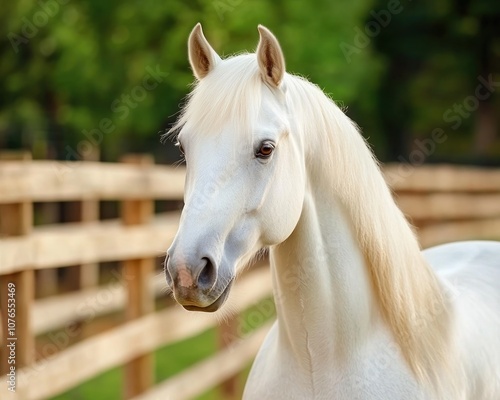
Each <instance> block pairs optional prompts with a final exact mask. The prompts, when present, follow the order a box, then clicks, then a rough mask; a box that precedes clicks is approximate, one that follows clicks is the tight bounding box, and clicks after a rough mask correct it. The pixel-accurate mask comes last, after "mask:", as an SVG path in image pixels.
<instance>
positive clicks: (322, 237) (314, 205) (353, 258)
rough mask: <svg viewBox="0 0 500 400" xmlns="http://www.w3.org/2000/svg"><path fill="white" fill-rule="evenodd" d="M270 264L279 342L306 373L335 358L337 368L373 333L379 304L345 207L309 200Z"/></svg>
mask: <svg viewBox="0 0 500 400" xmlns="http://www.w3.org/2000/svg"><path fill="white" fill-rule="evenodd" d="M271 262H272V270H273V283H274V289H275V302H276V308H277V315H278V321H279V327H280V329H279V332H280V341H281V343H282V344H284V345H285V346H287V347H288V348H289V349H290V350H291V353H292V354H294V355H295V356H296V359H297V361H298V362H299V363H302V364H303V366H304V367H305V368H306V369H307V368H308V366H310V365H311V364H314V365H315V366H316V365H318V364H319V365H321V363H322V362H324V363H330V361H331V359H332V358H334V359H335V361H336V363H337V365H338V364H339V363H340V362H341V361H342V360H346V359H347V358H348V355H349V354H352V353H353V352H355V349H356V347H358V346H360V344H361V343H362V342H363V341H364V340H365V338H366V337H367V336H368V335H369V333H370V332H373V327H372V324H374V323H375V321H376V320H377V318H374V317H375V316H377V315H378V313H377V312H376V310H374V308H373V307H374V304H376V302H375V301H374V299H373V293H372V288H371V284H370V281H369V277H368V273H367V268H366V266H365V262H364V258H363V254H362V253H361V251H360V249H359V246H358V245H357V242H356V240H355V237H354V233H353V232H352V228H351V224H350V223H349V220H348V218H347V217H346V213H345V211H344V210H343V207H342V206H341V204H340V202H338V201H336V200H335V199H332V198H331V197H329V198H327V194H326V193H324V194H323V193H321V192H317V191H315V192H314V195H313V194H312V193H309V194H308V195H306V198H305V201H304V207H303V211H302V215H301V218H300V220H299V223H298V224H297V226H296V229H295V230H294V232H293V233H292V235H291V236H290V237H289V238H288V239H287V240H286V241H285V242H284V243H282V244H281V245H279V246H277V247H275V248H273V249H272V250H271ZM328 357H330V358H328Z"/></svg>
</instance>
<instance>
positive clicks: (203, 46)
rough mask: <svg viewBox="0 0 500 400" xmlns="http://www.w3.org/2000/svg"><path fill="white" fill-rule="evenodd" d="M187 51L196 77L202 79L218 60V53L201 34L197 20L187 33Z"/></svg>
mask: <svg viewBox="0 0 500 400" xmlns="http://www.w3.org/2000/svg"><path fill="white" fill-rule="evenodd" d="M188 52H189V62H190V63H191V68H192V69H193V73H194V76H195V77H196V78H197V79H203V78H204V77H205V76H206V75H207V74H208V73H209V72H210V71H211V70H212V69H213V68H214V67H215V65H216V64H217V63H218V62H219V61H220V57H219V55H218V54H217V53H216V52H215V50H214V49H212V46H210V44H209V43H208V41H207V39H206V38H205V36H204V35H203V29H201V24H200V23H199V22H198V23H197V24H196V26H195V27H194V28H193V30H192V31H191V34H190V35H189V40H188Z"/></svg>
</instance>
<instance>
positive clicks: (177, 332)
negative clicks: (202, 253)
mask: <svg viewBox="0 0 500 400" xmlns="http://www.w3.org/2000/svg"><path fill="white" fill-rule="evenodd" d="M384 172H385V174H386V177H387V180H388V181H389V183H390V185H391V186H392V187H393V189H394V190H395V192H396V197H397V201H398V202H399V204H400V206H401V207H402V209H403V211H404V212H405V214H407V215H408V217H409V218H410V219H411V220H412V222H413V223H414V224H415V225H416V226H417V228H418V233H419V235H420V238H421V241H422V243H423V245H424V247H427V246H430V245H433V244H438V243H444V242H448V241H454V240H462V239H500V171H499V170H484V169H477V168H462V167H452V166H432V167H428V166H422V167H417V168H413V167H409V166H401V165H390V166H387V167H386V168H385V169H384ZM183 184H184V170H183V169H182V168H176V169H174V168H172V167H165V166H155V165H153V164H152V160H151V159H149V158H148V157H144V156H130V157H127V158H126V159H124V163H121V164H109V163H97V162H80V163H79V162H74V163H59V162H52V161H30V160H27V159H25V160H20V161H3V162H2V161H0V236H1V241H0V288H1V289H0V298H1V303H0V305H1V306H0V310H1V314H2V330H1V355H2V360H1V363H0V367H1V370H0V373H1V374H3V376H2V377H1V378H0V393H1V395H0V396H1V398H2V399H3V398H6V399H10V398H12V399H22V400H30V399H32V400H36V399H46V398H50V397H52V396H55V395H57V394H59V393H62V392H64V391H66V390H68V389H70V388H72V387H74V386H77V385H79V384H81V383H83V382H85V381H86V380H88V379H90V378H92V377H95V376H97V375H99V374H101V373H103V372H105V371H107V370H109V369H111V368H113V367H118V366H123V367H124V374H125V375H124V385H125V386H124V388H123V393H124V397H126V398H133V399H175V400H180V399H189V398H193V397H195V396H196V395H198V394H201V393H203V392H204V391H206V390H208V389H210V388H212V387H214V386H216V385H219V384H221V383H223V382H225V381H227V380H228V379H230V378H231V377H232V376H234V375H235V374H237V373H238V372H239V371H241V370H242V369H243V368H245V367H246V366H247V365H248V364H249V363H250V362H251V360H252V359H253V357H254V355H255V353H256V351H257V349H258V348H259V345H260V343H261V341H262V339H263V338H264V336H265V333H266V331H267V329H268V328H269V325H264V326H263V327H261V328H258V329H257V330H255V331H254V332H252V333H251V334H249V335H248V336H245V338H244V340H236V341H234V342H232V343H228V342H229V341H228V340H226V341H225V345H226V346H223V347H221V349H220V351H219V352H217V353H216V354H215V355H214V356H212V357H210V358H208V359H205V360H203V361H201V362H200V363H198V364H196V365H194V366H192V367H190V368H189V369H187V370H185V371H183V372H181V373H179V374H177V375H175V376H173V377H171V378H169V379H167V380H165V381H163V382H161V383H159V384H157V385H156V386H154V383H153V380H154V376H153V361H152V358H151V354H152V352H154V351H155V350H156V349H158V348H159V347H161V346H165V345H167V344H172V343H175V342H177V341H180V340H183V339H186V338H189V337H192V336H195V335H197V334H199V333H201V332H203V331H205V330H207V329H208V328H211V327H217V326H219V324H218V322H217V320H216V319H215V318H214V317H213V316H212V315H210V314H194V313H186V312H184V311H183V310H182V309H181V308H180V307H167V308H165V309H162V310H160V311H155V303H154V302H155V297H156V296H158V295H160V294H161V292H162V288H164V287H165V284H164V283H163V277H162V276H161V274H158V273H157V272H155V270H154V268H155V267H154V265H155V262H154V260H155V257H157V256H158V255H161V254H162V253H163V254H164V252H165V250H166V249H167V247H168V245H169V243H170V242H171V240H172V238H173V236H174V234H175V232H176V230H177V224H178V218H179V213H178V212H169V213H162V214H155V213H154V200H179V199H181V198H182V193H183ZM102 200H117V201H119V202H120V204H121V217H120V219H119V220H106V221H99V219H98V215H97V214H96V212H95V207H96V204H99V203H98V202H99V201H102ZM53 201H79V202H82V205H84V204H87V206H86V207H87V208H90V209H93V211H92V212H91V213H90V214H91V217H88V213H87V214H86V213H85V212H82V213H81V214H80V216H81V220H82V221H81V222H79V223H67V224H56V225H47V226H35V227H34V226H33V204H34V203H40V202H42V203H43V202H53ZM89 205H90V206H89ZM82 209H85V207H84V206H82ZM85 215H87V217H86V216H85ZM104 261H120V262H121V264H122V272H123V275H122V277H119V278H118V279H117V282H114V283H111V284H106V285H101V286H99V285H98V284H97V282H96V279H95V276H96V272H95V270H94V271H92V272H91V273H90V274H89V276H91V277H94V278H92V279H89V278H88V276H87V277H85V270H90V269H95V268H97V266H98V264H97V263H99V262H104ZM76 265H79V266H84V267H82V268H80V272H79V273H80V275H81V276H80V290H77V291H73V292H70V293H66V294H59V295H55V296H50V297H45V298H40V299H35V295H34V293H35V286H36V282H35V271H45V270H49V269H53V268H60V267H68V266H76ZM85 282H86V283H85ZM89 282H90V283H89ZM9 284H14V285H15V326H14V324H12V321H9V317H10V316H12V315H10V316H9V314H12V313H11V311H12V307H11V305H12V301H9V298H11V297H13V296H9V294H11V293H10V292H9V290H8V288H9ZM236 286H237V287H235V288H234V289H233V292H238V296H235V298H234V299H232V300H231V301H232V302H233V305H232V308H233V309H234V310H235V311H236V313H238V312H241V311H243V310H245V309H247V308H248V307H250V306H252V305H254V304H256V303H257V302H259V301H261V300H262V299H265V298H267V297H269V296H270V295H271V283H270V277H269V271H268V269H267V268H256V269H253V270H250V272H248V273H246V274H245V275H244V276H243V277H242V278H241V279H240V280H239V281H238V282H237V284H236ZM10 287H14V286H12V285H10ZM82 305H85V306H86V308H87V309H86V311H85V307H84V308H82ZM123 309H125V310H126V313H125V314H126V322H125V323H123V324H121V325H119V326H118V327H116V328H114V329H111V330H107V331H105V332H103V333H99V334H96V335H93V336H91V337H89V338H86V339H84V340H81V341H79V342H77V343H76V344H73V345H70V346H68V343H69V342H70V339H71V338H73V335H74V331H75V330H76V328H75V327H77V326H78V322H79V321H82V320H84V321H88V320H91V319H93V318H96V317H97V316H99V315H105V314H108V313H111V312H113V311H117V310H123ZM11 319H12V318H11ZM56 329H57V337H55V338H53V341H52V343H49V344H51V345H52V346H48V347H46V351H45V354H42V357H41V358H38V359H36V360H35V350H34V349H35V347H34V346H35V338H36V336H37V335H40V334H43V333H46V332H49V331H52V332H54V331H55V330H56ZM219 329H220V330H221V332H220V334H221V335H224V334H225V333H226V334H228V332H227V331H225V329H228V328H227V327H225V328H219ZM231 336H234V334H231V333H230V332H229V334H228V336H227V337H231ZM13 338H16V340H13ZM238 339H243V338H238ZM12 343H14V346H15V351H14V353H15V359H16V364H15V367H16V377H17V383H16V392H15V393H13V392H10V391H9V390H8V387H9V379H10V377H9V375H8V374H7V373H8V372H9V371H10V368H11V367H12V364H9V357H10V356H11V355H12V354H13V353H12V352H11V348H12ZM8 344H10V345H11V348H9V347H7V345H8ZM5 374H7V375H5ZM229 386H231V385H229ZM227 394H228V396H233V397H234V396H235V394H234V390H231V389H229V390H228V391H227Z"/></svg>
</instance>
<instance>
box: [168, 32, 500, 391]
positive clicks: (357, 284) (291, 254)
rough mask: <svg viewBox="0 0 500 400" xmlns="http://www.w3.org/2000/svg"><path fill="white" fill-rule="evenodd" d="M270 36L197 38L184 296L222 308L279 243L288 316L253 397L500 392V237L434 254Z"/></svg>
mask: <svg viewBox="0 0 500 400" xmlns="http://www.w3.org/2000/svg"><path fill="white" fill-rule="evenodd" d="M259 32H260V41H259V44H258V48H257V51H256V54H244V55H238V56H235V57H231V58H228V59H224V60H222V59H221V58H220V57H219V56H218V55H217V53H216V52H215V51H214V50H213V49H212V47H211V46H210V44H209V43H208V42H207V40H206V39H205V37H204V36H203V32H202V29H201V26H200V25H199V24H198V25H197V26H196V27H195V28H194V30H193V31H192V33H191V35H190V37H189V43H188V44H189V46H188V48H189V60H190V62H191V66H192V69H193V71H194V74H195V76H196V78H197V84H196V86H195V88H194V90H193V92H192V93H191V95H190V97H189V100H188V102H187V105H186V106H185V107H184V109H183V111H182V114H181V116H180V119H179V121H178V123H177V124H176V126H175V127H174V130H175V131H179V134H178V144H179V146H180V147H181V151H182V152H183V153H184V154H185V157H186V163H187V176H186V189H185V207H184V210H183V212H182V216H181V221H180V227H179V231H178V232H177V236H176V237H175V240H174V242H173V244H172V246H171V247H170V249H169V250H168V256H167V259H166V263H165V265H166V271H165V272H166V278H167V282H168V284H169V286H170V288H171V289H172V291H173V294H174V297H175V299H176V300H177V302H178V303H180V304H181V305H182V306H184V308H186V309H188V310H199V311H215V310H217V309H219V308H220V307H221V306H222V304H223V303H224V301H225V299H226V297H227V295H228V292H229V290H230V287H231V285H232V282H233V280H234V278H235V275H236V274H237V273H238V271H240V270H241V268H242V267H244V266H245V265H246V264H247V263H248V262H249V261H250V260H251V259H252V257H254V255H255V254H256V253H257V252H258V251H259V249H262V248H269V252H270V259H271V271H272V276H273V287H274V297H275V302H276V307H277V322H276V323H275V325H274V327H273V328H272V329H271V331H270V333H269V334H268V336H267V339H266V340H265V342H264V344H263V345H262V348H261V350H260V351H259V353H258V355H257V358H256V360H255V362H254V365H253V368H252V370H251V373H250V377H249V379H248V382H247V384H246V389H245V394H244V398H245V399H256V400H262V399H271V400H276V399H286V400H290V399H300V400H304V399H345V400H356V399H370V400H374V399H380V400H398V399H405V400H414V399H446V400H448V399H450V400H461V399H469V400H498V399H500V383H499V381H500V243H496V242H463V243H454V244H448V245H443V246H439V247H436V248H433V249H430V250H426V251H424V252H421V251H420V248H419V244H418V242H417V240H416V238H415V235H414V233H413V231H412V229H411V227H410V226H409V224H408V223H407V221H406V220H405V218H404V216H403V214H402V213H401V211H400V210H399V209H398V207H397V206H396V205H395V203H394V201H393V199H392V196H391V193H390V191H389V189H388V187H387V185H386V183H385V182H384V179H383V177H382V175H381V173H380V170H379V168H378V166H377V162H376V161H375V160H374V157H373V155H372V153H371V152H370V150H369V149H368V147H367V145H366V143H365V141H364V140H363V138H362V136H361V135H360V133H359V132H358V130H357V128H356V125H355V124H354V123H353V122H352V121H350V120H349V119H348V118H347V117H346V116H345V115H344V114H343V113H342V111H341V110H340V109H339V108H338V107H337V106H336V105H335V104H334V103H333V101H332V100H330V99H329V98H328V97H327V96H325V95H324V94H323V92H322V91H321V90H320V89H319V88H318V87H317V86H315V85H313V84H311V83H309V82H308V81H307V80H306V79H303V78H300V77H297V76H293V75H290V74H288V73H286V71H285V61H284V58H283V54H282V51H281V48H280V45H279V43H278V41H277V40H276V38H275V37H274V36H273V34H272V33H271V32H270V31H269V30H267V29H266V28H264V27H262V26H259ZM430 266H432V268H431V267H430Z"/></svg>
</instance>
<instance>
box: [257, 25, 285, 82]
mask: <svg viewBox="0 0 500 400" xmlns="http://www.w3.org/2000/svg"><path fill="white" fill-rule="evenodd" d="M258 29H259V34H260V40H259V45H258V46H257V61H258V62H259V68H260V72H261V73H262V77H263V79H264V81H265V82H267V83H268V84H270V85H271V86H273V87H278V86H279V85H280V83H281V81H282V80H283V76H284V75H285V58H284V57H283V52H282V51H281V47H280V44H279V43H278V39H276V37H275V36H274V35H273V34H272V33H271V31H270V30H269V29H267V28H266V27H264V26H262V25H259V27H258Z"/></svg>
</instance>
